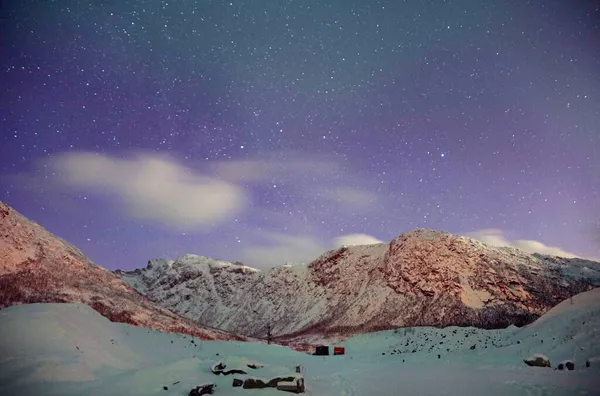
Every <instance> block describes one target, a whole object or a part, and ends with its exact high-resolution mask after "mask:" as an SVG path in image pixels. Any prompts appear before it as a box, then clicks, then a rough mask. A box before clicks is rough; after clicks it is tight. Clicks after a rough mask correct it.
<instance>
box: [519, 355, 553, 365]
mask: <svg viewBox="0 0 600 396" xmlns="http://www.w3.org/2000/svg"><path fill="white" fill-rule="evenodd" d="M523 362H525V364H526V365H528V366H532V367H550V359H548V357H547V356H545V355H542V354H541V353H536V354H534V355H531V356H530V357H528V358H527V359H525V360H523Z"/></svg>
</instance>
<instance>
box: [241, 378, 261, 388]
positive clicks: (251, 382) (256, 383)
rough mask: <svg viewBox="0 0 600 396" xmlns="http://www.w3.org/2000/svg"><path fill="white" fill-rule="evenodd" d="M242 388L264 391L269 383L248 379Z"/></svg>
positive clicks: (258, 379) (257, 379)
mask: <svg viewBox="0 0 600 396" xmlns="http://www.w3.org/2000/svg"><path fill="white" fill-rule="evenodd" d="M242 386H243V388H244V389H263V388H266V387H267V383H266V382H265V381H264V380H262V379H260V378H248V379H247V380H245V381H244V385H242Z"/></svg>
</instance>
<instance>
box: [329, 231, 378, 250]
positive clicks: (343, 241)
mask: <svg viewBox="0 0 600 396" xmlns="http://www.w3.org/2000/svg"><path fill="white" fill-rule="evenodd" d="M377 243H383V241H380V240H379V239H377V238H375V237H374V236H371V235H367V234H348V235H342V236H339V237H337V238H335V239H334V240H333V246H334V247H335V248H340V247H342V246H355V245H374V244H377Z"/></svg>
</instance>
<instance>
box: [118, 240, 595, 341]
mask: <svg viewBox="0 0 600 396" xmlns="http://www.w3.org/2000/svg"><path fill="white" fill-rule="evenodd" d="M169 262H171V264H167V263H169ZM155 263H159V261H155ZM161 263H162V264H161V265H162V267H161V268H160V270H159V271H154V272H153V273H152V274H150V272H148V271H147V269H137V270H134V271H121V270H117V271H115V272H116V273H117V274H119V275H120V276H121V277H122V278H123V279H124V280H125V281H126V282H128V283H129V284H131V285H132V286H134V287H137V288H138V290H140V291H143V292H144V293H145V294H146V295H147V296H148V297H149V298H150V299H151V300H153V301H156V302H157V303H159V304H160V305H161V306H163V307H166V308H168V309H170V310H173V311H175V312H178V313H180V314H182V315H185V316H187V317H189V318H191V319H192V320H196V321H199V322H202V323H210V324H211V325H212V326H214V327H217V328H222V329H226V330H227V331H232V332H236V333H240V334H245V335H252V336H264V335H265V334H266V332H267V328H268V327H270V328H271V330H272V331H273V334H275V335H277V336H278V337H279V338H280V339H294V338H302V337H307V336H315V335H317V334H356V333H359V332H364V331H374V330H384V329H389V328H394V327H404V326H426V325H427V326H448V325H459V326H470V325H473V326H476V327H482V328H498V327H506V326H508V325H510V324H516V325H523V324H527V323H530V322H532V321H533V320H535V319H536V318H537V317H539V316H540V315H541V314H543V313H544V312H545V311H547V310H548V309H550V308H551V307H552V306H554V305H556V304H557V303H559V302H560V301H562V300H564V299H566V298H568V297H570V296H572V295H574V294H577V293H579V292H582V291H586V290H588V289H590V288H593V287H595V286H598V285H600V264H598V263H595V262H592V261H588V260H582V259H566V258H560V257H550V256H543V255H531V254H528V253H525V252H522V251H520V250H518V249H515V248H512V247H500V248H499V247H491V246H488V245H485V244H484V243H482V242H479V241H476V240H473V239H471V238H468V237H463V236H456V235H453V234H450V233H446V232H442V231H435V230H427V229H416V230H413V231H410V232H407V233H405V234H402V235H400V236H398V237H396V238H394V239H393V240H392V241H391V242H389V243H381V244H375V245H363V246H351V247H348V246H347V247H341V248H338V249H334V250H330V251H328V252H325V253H324V254H322V255H321V256H320V257H319V258H317V259H316V260H314V261H313V262H311V263H309V264H299V265H283V266H280V267H275V268H272V269H269V270H267V271H259V270H256V269H252V268H250V267H246V266H238V267H236V266H237V264H233V263H229V262H224V261H223V260H214V259H210V258H206V257H202V256H195V255H184V256H182V257H180V258H179V259H177V260H174V261H173V260H171V261H162V262H161ZM216 263H218V265H217V264H216ZM156 274H160V275H156Z"/></svg>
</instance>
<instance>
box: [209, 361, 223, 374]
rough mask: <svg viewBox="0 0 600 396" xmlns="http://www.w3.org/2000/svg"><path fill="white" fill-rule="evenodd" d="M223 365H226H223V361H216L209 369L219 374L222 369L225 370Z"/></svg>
mask: <svg viewBox="0 0 600 396" xmlns="http://www.w3.org/2000/svg"><path fill="white" fill-rule="evenodd" d="M225 367H227V366H226V365H225V363H223V362H221V361H218V362H216V363H214V364H213V365H212V366H211V367H210V371H212V372H213V374H216V375H219V374H221V373H223V370H225Z"/></svg>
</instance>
